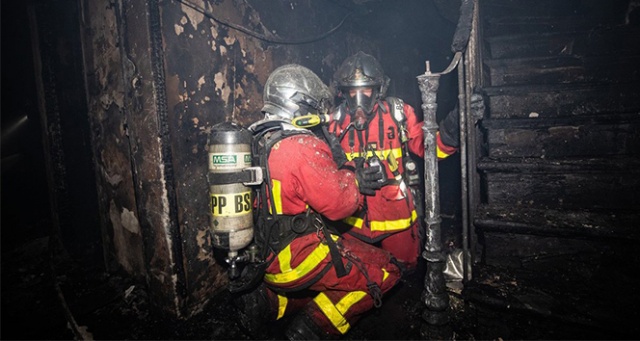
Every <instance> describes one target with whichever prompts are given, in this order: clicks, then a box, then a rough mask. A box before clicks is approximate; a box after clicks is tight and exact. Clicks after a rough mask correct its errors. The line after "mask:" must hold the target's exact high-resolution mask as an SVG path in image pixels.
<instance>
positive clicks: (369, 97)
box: [343, 87, 377, 113]
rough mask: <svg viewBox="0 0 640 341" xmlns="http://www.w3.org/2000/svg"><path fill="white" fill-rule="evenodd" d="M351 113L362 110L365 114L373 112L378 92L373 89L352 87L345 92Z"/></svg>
mask: <svg viewBox="0 0 640 341" xmlns="http://www.w3.org/2000/svg"><path fill="white" fill-rule="evenodd" d="M343 94H344V95H345V96H346V99H347V105H348V106H349V110H350V111H352V112H353V111H355V110H358V108H360V109H362V110H363V111H364V112H365V113H370V112H371V111H372V110H373V105H374V104H375V99H376V98H377V91H376V90H375V89H374V88H371V87H350V88H346V89H344V90H343Z"/></svg>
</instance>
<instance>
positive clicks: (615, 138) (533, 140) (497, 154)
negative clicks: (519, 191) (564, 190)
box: [481, 113, 640, 159]
mask: <svg viewBox="0 0 640 341" xmlns="http://www.w3.org/2000/svg"><path fill="white" fill-rule="evenodd" d="M621 117H624V116H622V115H619V116H600V117H579V118H573V119H571V118H555V119H538V118H530V119H499V120H493V119H488V120H482V121H481V126H482V127H483V128H484V129H485V130H486V132H485V142H486V146H487V147H488V150H487V156H488V157H490V158H492V159H499V158H542V159H544V158H549V159H556V158H575V157H613V156H616V155H638V151H639V150H640V134H639V132H640V119H639V118H640V113H636V114H632V115H627V116H626V117H627V119H626V120H623V119H619V120H616V118H621ZM614 146H615V147H614Z"/></svg>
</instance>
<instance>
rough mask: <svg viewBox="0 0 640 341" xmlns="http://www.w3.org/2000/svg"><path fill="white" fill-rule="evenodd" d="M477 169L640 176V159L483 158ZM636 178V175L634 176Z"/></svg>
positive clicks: (484, 171)
mask: <svg viewBox="0 0 640 341" xmlns="http://www.w3.org/2000/svg"><path fill="white" fill-rule="evenodd" d="M477 169H478V170H479V171H481V172H483V173H489V172H491V173H497V172H500V173H573V174H575V173H598V172H600V173H603V172H604V173H624V174H637V175H640V158H629V157H618V158H579V159H567V158H562V159H557V160H554V159H546V158H545V159H540V158H505V159H497V160H496V159H490V158H487V157H485V158H482V159H480V161H479V162H478V163H477ZM634 176H635V175H634Z"/></svg>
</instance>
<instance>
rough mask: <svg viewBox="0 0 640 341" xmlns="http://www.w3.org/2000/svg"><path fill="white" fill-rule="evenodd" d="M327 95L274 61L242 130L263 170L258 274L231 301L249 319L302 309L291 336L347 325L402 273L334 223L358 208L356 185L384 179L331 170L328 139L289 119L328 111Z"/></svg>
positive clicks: (320, 334) (319, 334)
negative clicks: (257, 106)
mask: <svg viewBox="0 0 640 341" xmlns="http://www.w3.org/2000/svg"><path fill="white" fill-rule="evenodd" d="M331 98H332V95H331V93H330V91H329V89H328V88H327V86H326V85H325V84H323V83H322V81H321V80H320V78H319V77H318V76H317V75H315V74H314V73H313V72H312V71H311V70H309V69H307V68H305V67H303V66H300V65H295V64H290V65H285V66H282V67H279V68H277V69H276V70H274V71H273V73H272V74H271V75H270V76H269V78H268V79H267V82H266V84H265V89H264V107H263V109H262V111H263V112H264V114H265V117H264V119H263V120H261V121H258V122H256V123H254V124H253V125H252V126H251V127H250V128H249V130H250V131H251V132H252V133H253V135H254V142H253V158H254V165H255V164H256V163H259V166H260V167H262V168H263V169H264V182H263V185H262V186H261V187H260V189H259V190H257V195H256V199H257V203H256V206H257V207H256V211H257V212H258V215H257V222H256V231H255V240H256V244H257V245H258V247H259V249H260V250H262V255H261V257H260V258H262V260H263V263H262V265H263V267H264V276H263V281H262V283H261V284H260V285H258V287H257V288H256V289H253V290H252V291H250V292H249V293H246V294H244V295H242V296H240V298H239V299H238V300H237V302H238V303H239V305H240V308H241V311H242V312H243V314H244V315H245V316H243V319H244V320H245V321H243V322H249V324H251V322H255V321H257V320H258V319H267V320H270V321H275V320H276V319H280V318H282V317H283V316H285V315H288V314H291V313H295V312H299V314H298V315H297V316H295V317H294V318H293V320H292V322H291V324H290V325H289V327H288V328H287V330H286V331H285V334H286V336H287V337H288V338H289V339H291V340H297V339H306V340H312V339H321V338H332V337H338V336H340V335H342V334H344V333H346V332H347V331H348V330H349V329H350V327H351V325H352V324H353V323H354V322H356V320H357V319H358V318H359V317H360V316H361V315H362V313H364V312H365V311H368V310H369V309H371V308H372V307H373V306H379V305H380V303H381V297H382V295H383V294H384V293H385V292H387V291H388V290H389V289H391V288H392V287H393V286H394V285H395V284H396V283H397V282H398V280H399V277H400V270H399V268H398V267H397V266H396V265H394V263H392V256H391V255H390V253H388V252H386V251H384V250H381V249H378V248H375V247H373V246H371V245H368V244H366V243H363V242H361V241H358V240H345V239H343V238H342V237H341V236H339V235H338V234H337V233H336V232H334V230H333V229H332V228H331V223H332V221H335V220H340V219H343V218H346V217H348V216H350V215H351V214H353V212H355V211H356V210H357V209H358V208H359V207H361V205H362V203H363V201H364V200H363V197H364V195H363V194H362V193H373V192H374V190H375V189H377V188H379V187H380V184H379V183H378V179H380V178H381V177H382V172H381V169H380V168H376V167H366V168H365V167H364V166H363V165H362V164H359V167H354V170H355V171H351V170H347V169H338V166H337V165H336V163H335V161H334V159H333V156H332V153H331V148H330V147H329V145H328V144H327V143H326V142H325V140H323V139H320V138H318V137H317V136H316V135H314V134H313V133H312V132H311V131H309V130H306V129H300V128H297V127H295V126H293V125H292V124H291V121H292V119H293V118H295V117H298V116H303V115H309V114H318V113H326V111H327V110H328V109H329V105H330V102H331ZM232 285H233V283H232ZM245 325H246V324H245Z"/></svg>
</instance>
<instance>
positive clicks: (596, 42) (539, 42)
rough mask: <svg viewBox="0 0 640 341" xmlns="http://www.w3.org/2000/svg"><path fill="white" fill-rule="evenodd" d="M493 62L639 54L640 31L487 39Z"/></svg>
mask: <svg viewBox="0 0 640 341" xmlns="http://www.w3.org/2000/svg"><path fill="white" fill-rule="evenodd" d="M485 41H486V43H487V45H488V51H489V54H488V55H487V56H486V57H487V58H490V59H491V60H495V59H498V60H499V59H506V58H519V57H522V56H528V57H536V56H537V57H545V56H547V57H548V56H571V55H574V56H576V55H577V56H594V55H615V54H621V53H624V54H629V55H638V54H640V44H638V42H640V27H632V26H616V27H604V28H599V29H597V30H593V28H588V29H584V30H577V31H565V32H562V31H551V32H545V33H521V34H511V35H505V36H496V37H488V38H485Z"/></svg>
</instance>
